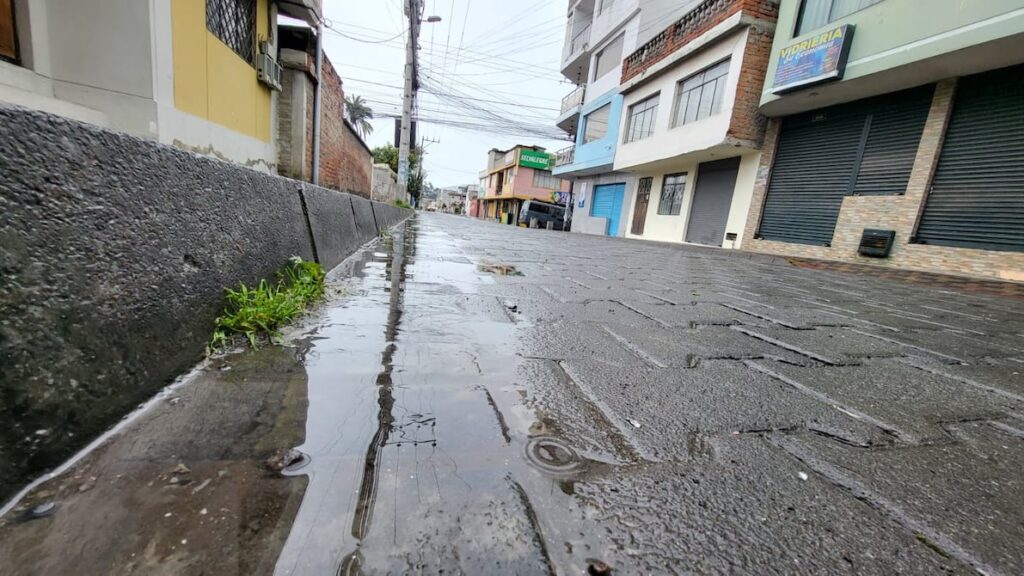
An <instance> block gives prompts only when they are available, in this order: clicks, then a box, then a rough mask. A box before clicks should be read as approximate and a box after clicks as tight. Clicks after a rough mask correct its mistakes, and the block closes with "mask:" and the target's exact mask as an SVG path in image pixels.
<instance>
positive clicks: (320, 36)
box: [310, 21, 324, 185]
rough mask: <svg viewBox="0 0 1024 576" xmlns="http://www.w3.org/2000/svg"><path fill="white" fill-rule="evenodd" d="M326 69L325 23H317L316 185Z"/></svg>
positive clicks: (314, 147)
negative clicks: (321, 106)
mask: <svg viewBox="0 0 1024 576" xmlns="http://www.w3.org/2000/svg"><path fill="white" fill-rule="evenodd" d="M323 70H324V24H323V21H320V22H317V25H316V90H315V91H314V92H313V175H312V178H311V179H310V182H312V183H313V184H314V185H319V184H320V100H321V92H322V91H323V90H322V88H323V82H322V78H323V76H322V75H323Z"/></svg>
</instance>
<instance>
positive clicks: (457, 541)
mask: <svg viewBox="0 0 1024 576" xmlns="http://www.w3.org/2000/svg"><path fill="white" fill-rule="evenodd" d="M329 280H330V281H331V282H332V283H333V285H334V286H336V287H337V288H338V289H340V290H341V292H340V293H339V294H335V295H333V296H331V297H330V299H329V301H328V302H327V303H326V304H325V305H324V306H323V307H321V309H319V310H317V311H316V312H314V313H313V314H311V315H310V317H308V318H306V319H305V320H304V321H303V322H302V323H301V325H299V326H297V327H296V328H295V330H294V331H293V332H292V333H291V334H289V335H288V336H289V341H290V342H291V345H290V347H288V348H285V349H281V348H273V347H271V348H266V349H261V350H259V351H256V352H240V353H237V354H235V355H233V356H232V355H229V356H227V357H224V358H220V359H215V360H214V361H212V362H210V363H207V364H205V365H204V366H202V367H200V370H199V373H198V375H197V376H196V377H195V378H194V379H193V380H192V381H189V382H186V383H185V384H184V385H183V386H182V389H181V391H180V392H177V393H175V397H178V398H181V399H182V400H181V401H180V402H175V403H174V404H171V403H170V402H169V401H167V402H162V404H161V406H160V407H158V408H157V409H154V410H153V411H152V412H150V413H148V414H145V415H143V416H141V417H140V418H139V419H138V421H137V422H135V423H133V424H131V425H130V426H128V427H127V428H126V429H125V430H122V431H120V432H119V433H117V434H115V435H114V436H113V438H112V439H111V440H110V441H109V442H108V443H107V445H106V446H105V447H103V448H101V449H99V450H97V451H95V452H93V453H92V454H90V455H88V456H86V457H85V458H83V459H82V461H81V462H79V463H77V464H76V465H75V466H72V467H71V469H70V470H69V471H68V472H67V473H66V474H65V475H64V476H63V477H62V478H59V479H57V480H53V481H51V482H50V483H47V484H44V485H43V486H41V487H39V488H38V489H37V492H41V493H42V494H35V495H32V494H30V495H29V497H28V498H26V503H28V504H33V503H38V502H42V501H45V500H46V499H54V500H56V501H57V502H58V508H57V511H56V513H54V514H53V515H52V516H50V517H48V518H42V519H35V520H18V521H6V522H5V523H4V524H3V525H0V573H4V574H44V573H46V574H58V573H68V571H69V570H72V567H75V568H74V569H75V571H76V572H77V573H80V574H93V573H95V574H101V573H102V574H140V573H145V574H153V573H168V574H170V573H176V574H201V573H216V574H251V573H270V572H273V573H275V574H280V575H286V574H287V575H291V574H296V575H298V574H302V575H319V574H331V575H333V574H359V573H365V574H402V573H423V574H439V573H445V574H586V573H587V572H588V570H589V571H590V573H592V574H593V573H598V574H600V573H604V572H602V570H603V569H604V566H605V565H607V567H610V569H611V570H612V571H613V572H611V573H614V574H669V573H702V574H707V573H742V574H768V573H819V574H820V573H858V574H891V573H907V574H936V573H984V574H1007V575H1009V574H1020V573H1022V572H1024V551H1022V547H1021V546H1020V542H1021V541H1024V479H1022V476H1021V470H1022V469H1024V377H1022V376H1021V372H1022V370H1024V303H1022V302H1021V301H1020V300H1017V299H1013V298H1006V297H1002V296H997V295H990V294H983V293H965V292H963V291H955V290H952V289H950V288H949V287H944V286H929V285H926V284H922V283H919V282H917V283H908V282H901V281H899V280H897V279H891V278H880V277H876V276H871V275H858V274H856V273H848V272H835V271H827V270H814V269H807V268H801V267H796V266H792V265H790V264H789V263H787V262H786V261H785V260H782V259H773V258H770V257H762V256H757V255H749V254H742V253H730V252H725V251H719V250H712V249H703V248H696V247H683V246H675V245H661V244H653V243H647V242H630V241H621V240H615V239H607V238H598V237H590V236H583V235H577V234H565V233H557V232H548V231H540V230H524V229H517V228H513V227H508V226H500V225H497V224H493V223H487V222H481V221H475V220H471V219H468V218H460V217H453V216H444V215H434V214H420V215H419V216H417V218H416V219H414V220H411V221H409V222H407V223H406V224H404V225H403V226H400V227H399V228H398V229H396V230H395V231H394V233H393V236H392V237H390V238H386V239H382V240H381V241H379V242H378V243H377V244H376V245H374V246H372V247H371V248H369V249H368V250H365V251H364V252H363V253H361V254H357V255H356V256H355V257H353V258H351V259H350V260H348V261H347V262H346V263H344V264H343V265H342V266H341V267H340V268H339V269H337V270H335V271H334V272H333V273H332V274H331V275H330V276H329ZM968 292H969V290H968ZM282 350H285V352H283V351H282ZM282 375H284V376H282ZM264 382H265V383H264ZM228 386H231V388H226V387H228ZM281 386H287V390H285V389H282V388H281ZM225 389H227V390H233V391H234V392H233V393H234V394H238V397H239V400H238V401H237V405H235V406H231V407H230V408H228V407H227V406H228V404H230V402H231V400H230V395H228V396H225V397H223V398H221V396H219V395H218V394H222V393H218V392H215V391H218V390H221V391H223V390H225ZM211 391H213V392H211ZM204 394H205V396H204ZM211 395H212V396H211ZM204 398H205V400H204ZM247 398H251V401H250V400H246V399H247ZM222 404H223V405H224V407H222V408H218V406H221V405H222ZM250 405H251V406H250ZM218 410H219V412H218ZM225 419H226V422H225ZM235 421H237V422H242V423H247V424H250V425H239V426H234V425H233V424H232V422H235ZM176 422H180V423H176ZM172 437H173V441H172ZM213 437H216V438H218V439H217V441H216V444H217V446H219V448H217V449H216V450H214V449H212V448H211V449H203V448H202V447H203V446H206V445H207V443H209V442H211V441H210V438H213ZM291 447H296V448H298V449H299V450H300V451H301V452H303V453H304V454H305V455H307V456H308V457H309V461H308V463H305V464H304V465H303V466H300V467H296V469H294V470H292V471H287V472H286V474H287V475H288V477H285V478H282V477H280V476H278V475H273V474H270V473H268V472H266V471H265V470H264V469H263V467H262V462H263V460H264V459H265V458H266V456H267V454H269V453H272V452H273V451H274V450H279V449H282V448H291ZM179 462H180V463H182V464H183V465H185V466H186V467H187V468H188V469H189V470H190V473H191V475H192V476H193V478H192V479H190V480H191V482H190V483H189V485H188V486H179V485H178V484H179V482H173V483H171V482H170V481H169V480H168V479H167V478H168V474H169V472H168V471H170V470H173V469H174V467H175V465H176V464H178V463H179ZM221 470H226V471H227V472H226V473H225V474H219V472H218V471H221ZM118 474H120V475H118ZM90 478H92V480H89V479H90ZM206 478H210V479H211V480H210V482H208V483H206V484H203V481H204V480H205V479H206ZM85 482H90V483H91V484H90V485H89V488H88V489H87V490H82V489H81V486H82V485H83V483H85ZM199 486H203V488H201V489H199V490H196V488H198V487H199ZM193 490H196V491H195V492H193ZM243 494H244V495H245V496H242V495H243ZM205 499H208V500H205ZM104 507H106V508H110V509H115V510H117V511H118V512H117V513H116V514H113V515H110V514H108V515H103V514H97V513H96V512H97V511H98V510H102V509H104ZM201 510H208V511H211V512H215V513H214V514H213V516H217V517H218V518H223V521H222V522H221V523H219V524H218V523H216V522H207V521H206V519H208V515H207V512H203V513H202V514H200V511H201ZM165 514H172V516H165ZM170 518H174V519H176V520H178V521H179V522H180V523H179V524H175V526H174V527H172V526H171V525H170V520H169V519H170ZM200 522H202V523H201V524H200ZM127 534H131V535H132V537H126V535H127ZM86 535H87V536H86ZM69 541H75V542H78V543H80V544H81V545H79V546H68V544H67V543H68V542H69ZM172 546H173V549H172ZM169 559H173V562H171V560H169Z"/></svg>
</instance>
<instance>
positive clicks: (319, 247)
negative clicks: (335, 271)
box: [302, 185, 365, 271]
mask: <svg viewBox="0 0 1024 576" xmlns="http://www.w3.org/2000/svg"><path fill="white" fill-rule="evenodd" d="M302 191H303V194H304V195H305V198H306V208H307V210H308V211H309V226H310V229H311V230H312V231H313V240H314V241H315V242H316V252H317V256H318V257H319V258H320V264H321V265H322V266H323V267H324V270H327V271H330V270H331V269H332V268H334V267H335V266H337V265H338V264H340V263H341V261H342V260H344V259H345V258H346V257H348V255H349V254H352V253H353V252H355V251H356V250H358V249H359V247H360V246H362V245H363V244H364V243H365V240H362V239H361V238H360V237H359V235H358V233H357V228H356V222H355V217H354V216H353V214H352V199H351V196H349V195H348V194H343V193H341V192H335V191H334V190H327V189H325V188H319V187H316V186H309V185H304V186H303V187H302Z"/></svg>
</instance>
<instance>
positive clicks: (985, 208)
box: [914, 66, 1024, 252]
mask: <svg viewBox="0 0 1024 576" xmlns="http://www.w3.org/2000/svg"><path fill="white" fill-rule="evenodd" d="M914 240H915V241H916V242H920V243H923V244H939V245H943V246H960V247H966V248H982V249H987V250H1007V251H1015V252H1022V251H1024V66H1013V67H1010V68H1003V69H1001V70H995V71H993V72H987V73H985V74H978V75H975V76H969V77H966V78H963V79H961V81H960V85H959V86H958V87H957V92H956V97H955V100H954V102H953V114H952V116H951V117H950V122H949V127H948V129H947V130H946V139H945V142H944V143H943V145H942V153H941V154H940V156H939V165H938V168H936V171H935V177H934V178H933V180H932V189H931V191H930V192H929V193H928V199H927V201H926V203H925V208H924V212H923V213H922V215H921V222H920V224H919V225H918V229H917V235H916V236H915V239H914Z"/></svg>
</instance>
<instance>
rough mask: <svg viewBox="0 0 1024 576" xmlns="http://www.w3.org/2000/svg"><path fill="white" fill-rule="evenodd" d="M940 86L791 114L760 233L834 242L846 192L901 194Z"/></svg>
mask: <svg viewBox="0 0 1024 576" xmlns="http://www.w3.org/2000/svg"><path fill="white" fill-rule="evenodd" d="M934 93H935V87H934V85H928V86H922V87H920V88H914V89H912V90H905V91H903V92H897V93H894V94H886V95H885V96H880V97H877V98H871V99H867V100H861V101H857V102H852V103H849V104H841V105H838V106H832V107H830V108H824V109H822V110H815V111H813V112H808V113H805V114H801V115H798V116H792V117H790V118H786V119H785V120H784V121H783V124H782V132H781V134H780V137H779V144H778V146H777V148H776V157H775V164H774V166H773V168H772V176H771V181H770V183H769V186H768V194H767V196H766V198H765V205H764V210H763V211H762V215H761V226H760V229H759V230H758V237H759V238H764V239H766V240H780V241H783V242H794V243H798V244H811V245H818V246H828V245H830V244H831V242H832V234H833V233H834V232H835V225H836V220H837V219H838V217H839V209H840V208H841V207H842V204H843V197H845V196H849V195H888V194H903V193H904V192H905V191H906V188H907V182H908V181H909V180H910V171H911V170H912V169H913V166H914V159H915V157H916V156H917V149H918V146H919V144H920V141H921V132H922V131H923V130H924V124H925V121H926V120H927V119H928V110H929V108H930V107H931V101H932V96H933V95H934Z"/></svg>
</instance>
